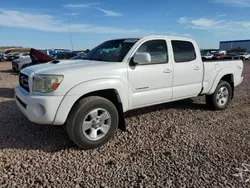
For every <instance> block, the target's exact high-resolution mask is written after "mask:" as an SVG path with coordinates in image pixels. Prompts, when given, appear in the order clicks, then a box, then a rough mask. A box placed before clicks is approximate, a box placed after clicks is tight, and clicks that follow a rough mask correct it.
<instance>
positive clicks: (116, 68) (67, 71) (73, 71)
mask: <svg viewBox="0 0 250 188" xmlns="http://www.w3.org/2000/svg"><path fill="white" fill-rule="evenodd" d="M21 73H24V74H27V75H29V76H31V77H33V76H34V74H57V75H63V77H64V78H63V81H62V83H61V85H60V87H59V88H58V89H57V90H56V91H55V92H52V93H50V94H48V95H65V94H66V93H67V92H68V91H69V90H70V89H71V88H72V87H74V86H76V85H79V84H81V83H86V82H91V81H93V80H101V79H102V80H103V79H106V80H107V79H108V80H124V82H125V81H126V80H127V65H126V63H124V62H103V61H90V60H64V61H60V62H58V63H57V61H56V62H53V61H51V62H48V63H44V64H39V65H33V66H30V67H26V68H24V69H22V70H21ZM31 79H32V78H31ZM107 87H108V86H107Z"/></svg>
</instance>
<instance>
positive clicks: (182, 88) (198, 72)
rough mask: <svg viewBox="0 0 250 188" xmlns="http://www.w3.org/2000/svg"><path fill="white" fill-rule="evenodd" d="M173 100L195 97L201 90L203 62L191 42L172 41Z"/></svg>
mask: <svg viewBox="0 0 250 188" xmlns="http://www.w3.org/2000/svg"><path fill="white" fill-rule="evenodd" d="M171 45H172V49H173V50H172V51H173V66H174V77H173V99H183V98H189V97H194V96H197V95H198V94H199V93H200V91H201V88H202V78H203V62H202V61H201V58H200V56H199V53H200V51H199V49H198V48H196V49H195V46H194V45H193V43H192V42H191V41H184V40H172V41H171Z"/></svg>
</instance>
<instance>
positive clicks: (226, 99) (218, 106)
mask: <svg viewBox="0 0 250 188" xmlns="http://www.w3.org/2000/svg"><path fill="white" fill-rule="evenodd" d="M231 98H232V87H231V85H230V84H229V83H228V82H226V81H223V80H221V81H220V82H219V84H218V85H217V87H216V89H215V91H214V93H213V94H212V95H206V104H207V105H208V106H209V107H210V108H212V109H214V110H223V109H225V108H226V107H227V106H228V105H229V103H230V101H231Z"/></svg>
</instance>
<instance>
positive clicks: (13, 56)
mask: <svg viewBox="0 0 250 188" xmlns="http://www.w3.org/2000/svg"><path fill="white" fill-rule="evenodd" d="M18 58H19V54H18V53H9V54H5V59H6V61H12V60H14V59H18Z"/></svg>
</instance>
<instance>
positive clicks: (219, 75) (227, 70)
mask: <svg viewBox="0 0 250 188" xmlns="http://www.w3.org/2000/svg"><path fill="white" fill-rule="evenodd" d="M228 74H231V75H233V74H234V73H233V71H232V68H231V67H227V68H224V69H222V70H220V71H219V72H218V73H217V75H216V76H215V79H214V81H213V84H212V86H211V88H210V90H209V92H208V94H209V95H210V94H213V93H214V91H215V89H216V87H217V85H218V84H219V81H220V80H221V79H222V78H223V76H225V75H228ZM233 79H234V78H233ZM232 81H233V80H232ZM232 89H233V88H232Z"/></svg>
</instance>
